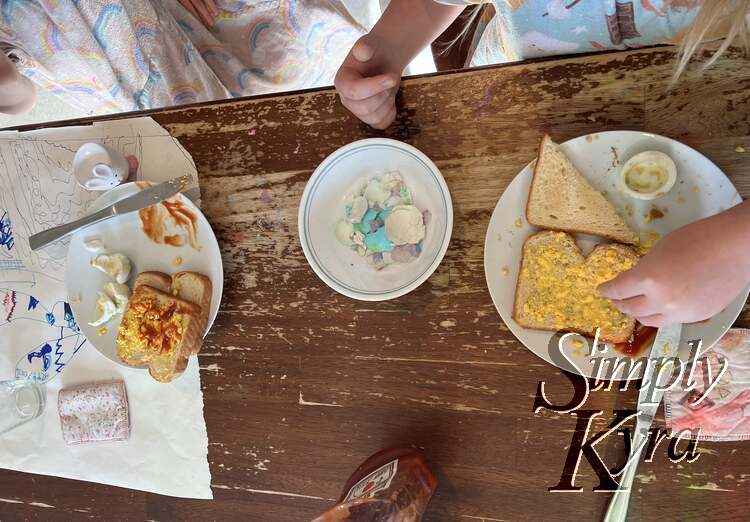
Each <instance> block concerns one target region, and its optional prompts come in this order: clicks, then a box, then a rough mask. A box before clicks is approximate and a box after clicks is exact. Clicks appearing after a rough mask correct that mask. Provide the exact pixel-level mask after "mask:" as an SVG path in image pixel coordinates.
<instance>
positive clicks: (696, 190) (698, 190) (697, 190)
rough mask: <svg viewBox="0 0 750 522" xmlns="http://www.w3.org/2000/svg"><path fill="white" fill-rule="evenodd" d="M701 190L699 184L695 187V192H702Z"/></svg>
mask: <svg viewBox="0 0 750 522" xmlns="http://www.w3.org/2000/svg"><path fill="white" fill-rule="evenodd" d="M700 191H701V188H700V187H699V186H698V185H696V186H694V187H693V192H700Z"/></svg>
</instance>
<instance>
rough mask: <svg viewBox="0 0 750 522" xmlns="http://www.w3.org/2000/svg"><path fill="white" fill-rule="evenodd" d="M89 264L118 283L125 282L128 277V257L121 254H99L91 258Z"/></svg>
mask: <svg viewBox="0 0 750 522" xmlns="http://www.w3.org/2000/svg"><path fill="white" fill-rule="evenodd" d="M91 266H93V267H94V268H98V269H99V270H101V271H102V272H104V273H105V274H107V275H108V276H110V277H111V278H112V279H114V280H115V281H117V282H118V283H120V284H123V283H125V282H126V281H127V280H128V278H129V277H130V259H128V258H127V257H126V256H124V255H123V254H99V255H97V256H95V257H93V258H92V259H91Z"/></svg>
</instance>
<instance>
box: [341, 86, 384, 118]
mask: <svg viewBox="0 0 750 522" xmlns="http://www.w3.org/2000/svg"><path fill="white" fill-rule="evenodd" d="M392 100H393V92H392V90H391V89H388V90H385V91H383V92H379V93H378V94H376V95H375V96H370V97H369V98H365V99H364V100H362V101H350V102H349V105H351V107H350V110H352V111H353V112H355V113H356V114H357V116H368V115H371V114H373V113H375V112H376V111H378V110H379V109H380V108H381V107H383V105H384V104H386V103H393V101H392Z"/></svg>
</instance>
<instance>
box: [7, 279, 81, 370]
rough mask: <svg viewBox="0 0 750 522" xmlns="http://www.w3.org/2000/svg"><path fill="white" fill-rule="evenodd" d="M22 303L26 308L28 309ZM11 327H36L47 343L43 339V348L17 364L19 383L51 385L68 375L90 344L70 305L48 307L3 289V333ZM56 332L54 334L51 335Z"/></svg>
mask: <svg viewBox="0 0 750 522" xmlns="http://www.w3.org/2000/svg"><path fill="white" fill-rule="evenodd" d="M22 303H25V304H26V308H25V309H24V307H23V304H22ZM11 324H17V325H18V324H29V325H30V326H32V325H33V328H34V330H38V331H39V333H40V337H41V339H45V340H44V341H42V340H41V339H40V342H39V344H38V345H36V346H35V347H34V348H33V349H32V350H30V351H29V352H27V353H26V354H24V355H23V356H22V357H21V359H19V361H18V362H17V363H16V378H17V379H28V380H31V381H35V382H47V381H49V380H50V379H52V378H54V377H56V376H57V375H59V374H60V373H62V372H64V369H65V368H66V367H67V366H69V363H70V361H71V359H72V358H73V356H74V355H75V354H76V353H78V351H79V350H80V349H81V348H82V347H83V346H84V344H85V343H86V338H85V337H84V336H83V335H82V334H81V330H80V328H79V326H78V323H77V322H76V320H75V318H74V317H73V311H72V309H71V307H70V304H69V303H67V302H65V301H57V302H55V303H54V304H52V306H48V305H46V304H45V303H44V301H40V300H39V299H37V298H36V297H34V296H32V295H31V294H28V293H26V292H23V291H16V290H13V289H11V288H7V287H5V288H2V287H0V331H2V328H12V326H10V325H11ZM20 327H21V328H23V326H20ZM52 328H54V333H52V332H51V331H50V330H51V329H52ZM53 354H54V356H55V357H54V359H53V358H52V355H53ZM52 363H54V371H53V370H52V367H53V364H52Z"/></svg>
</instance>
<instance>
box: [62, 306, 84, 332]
mask: <svg viewBox="0 0 750 522" xmlns="http://www.w3.org/2000/svg"><path fill="white" fill-rule="evenodd" d="M63 319H65V322H67V323H68V328H70V329H71V330H73V331H75V332H80V331H81V329H80V328H79V327H78V323H76V319H75V317H73V310H72V309H71V308H70V305H69V304H68V303H63Z"/></svg>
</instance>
